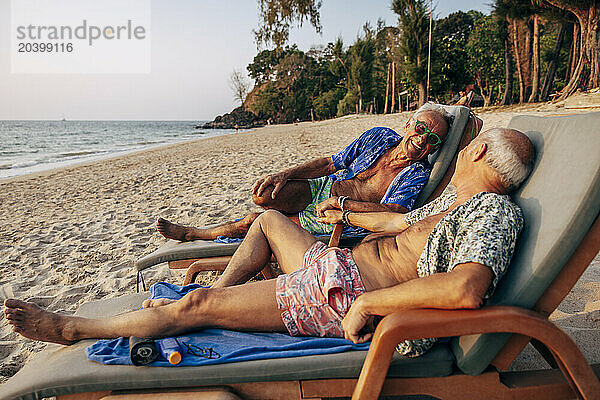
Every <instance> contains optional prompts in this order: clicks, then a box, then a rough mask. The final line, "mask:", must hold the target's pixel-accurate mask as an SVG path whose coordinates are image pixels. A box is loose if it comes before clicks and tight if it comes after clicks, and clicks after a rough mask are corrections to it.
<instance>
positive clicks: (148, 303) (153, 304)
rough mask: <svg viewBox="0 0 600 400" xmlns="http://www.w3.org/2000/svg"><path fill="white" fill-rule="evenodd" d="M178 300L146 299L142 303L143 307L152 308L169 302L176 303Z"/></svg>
mask: <svg viewBox="0 0 600 400" xmlns="http://www.w3.org/2000/svg"><path fill="white" fill-rule="evenodd" d="M176 301H177V300H173V299H146V300H144V302H143V303H142V307H144V308H151V307H162V306H166V305H167V304H171V303H175V302H176Z"/></svg>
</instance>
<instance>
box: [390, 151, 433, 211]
mask: <svg viewBox="0 0 600 400" xmlns="http://www.w3.org/2000/svg"><path fill="white" fill-rule="evenodd" d="M430 173H431V166H430V165H429V164H425V163H421V162H417V163H414V164H411V165H409V166H408V167H406V168H404V170H402V172H400V173H399V174H398V175H397V176H396V178H394V181H393V182H392V184H391V185H390V187H389V189H388V191H387V192H386V194H385V196H383V199H382V200H381V202H382V203H393V204H398V205H400V206H404V207H406V208H407V209H408V210H412V208H413V205H414V204H415V201H416V200H417V197H418V196H419V193H421V189H423V186H425V184H426V183H427V181H428V180H429V174H430Z"/></svg>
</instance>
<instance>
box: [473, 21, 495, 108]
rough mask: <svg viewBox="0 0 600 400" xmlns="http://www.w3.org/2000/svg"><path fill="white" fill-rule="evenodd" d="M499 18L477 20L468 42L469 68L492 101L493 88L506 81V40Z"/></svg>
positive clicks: (482, 90)
mask: <svg viewBox="0 0 600 400" xmlns="http://www.w3.org/2000/svg"><path fill="white" fill-rule="evenodd" d="M501 28H502V26H501V25H500V24H499V20H498V19H496V18H494V17H493V16H491V15H488V16H485V17H483V18H480V19H479V20H477V21H475V26H474V28H473V31H472V32H471V35H470V36H469V40H468V42H467V46H466V49H467V52H468V53H469V70H470V71H471V73H472V74H473V76H474V77H475V80H476V82H477V84H478V85H479V87H480V89H481V94H482V96H483V97H484V98H485V99H486V100H487V102H489V101H490V98H491V96H492V90H493V89H494V88H495V87H498V85H500V84H502V83H504V40H500V38H501V37H502V31H501Z"/></svg>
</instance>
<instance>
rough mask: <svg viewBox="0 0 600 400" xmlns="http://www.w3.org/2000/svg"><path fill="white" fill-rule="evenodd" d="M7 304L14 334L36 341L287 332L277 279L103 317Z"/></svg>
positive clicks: (14, 302) (13, 302) (204, 291)
mask: <svg viewBox="0 0 600 400" xmlns="http://www.w3.org/2000/svg"><path fill="white" fill-rule="evenodd" d="M4 305H5V307H6V308H5V310H4V313H5V315H6V320H7V321H8V323H9V324H11V325H12V326H13V330H14V331H15V332H17V333H19V334H21V335H23V336H25V337H27V338H30V339H33V340H41V341H44V342H53V343H60V344H72V343H74V342H75V341H77V340H82V339H90V338H97V339H101V338H104V339H110V338H116V337H120V336H125V337H127V336H139V337H163V336H172V335H177V334H181V333H184V332H188V331H192V330H198V329H202V328H208V327H219V328H225V329H235V330H248V331H271V332H273V331H276V332H284V331H285V326H284V324H283V321H282V319H281V311H280V310H279V309H278V307H277V301H276V299H275V280H268V281H260V282H253V283H248V284H245V285H239V286H233V287H228V288H222V289H197V290H194V291H193V292H190V293H188V294H187V295H186V296H185V297H183V298H182V299H181V300H179V301H176V302H173V303H170V304H167V305H164V306H162V307H152V308H147V309H143V310H138V311H133V312H130V313H126V314H121V315H117V316H114V317H109V318H103V319H90V318H81V317H74V316H66V315H60V314H56V313H52V312H48V311H45V310H43V309H41V308H40V307H38V306H37V305H35V304H33V303H28V302H24V301H20V300H15V299H9V300H6V301H5V302H4ZM257 316H260V317H259V318H257Z"/></svg>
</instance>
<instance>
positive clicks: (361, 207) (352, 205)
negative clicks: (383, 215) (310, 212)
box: [317, 196, 409, 215]
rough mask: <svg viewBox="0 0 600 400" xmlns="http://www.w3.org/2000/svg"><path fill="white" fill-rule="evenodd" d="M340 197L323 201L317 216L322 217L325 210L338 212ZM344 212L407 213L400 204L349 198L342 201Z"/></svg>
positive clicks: (318, 205) (318, 206)
mask: <svg viewBox="0 0 600 400" xmlns="http://www.w3.org/2000/svg"><path fill="white" fill-rule="evenodd" d="M339 203H340V197H339V196H332V197H330V198H328V199H327V200H325V201H322V202H320V203H319V204H317V214H318V215H323V214H324V213H325V211H326V210H339V209H340V205H339ZM344 210H349V211H354V212H360V213H366V212H386V211H387V212H390V211H391V212H396V213H407V212H408V211H409V210H408V209H407V208H406V207H404V206H401V205H400V204H394V203H371V202H368V201H358V200H352V199H350V198H348V199H346V200H345V201H344Z"/></svg>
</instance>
